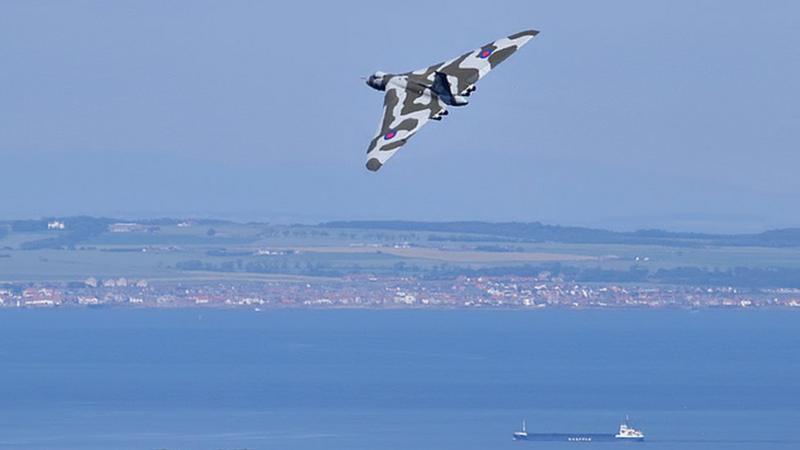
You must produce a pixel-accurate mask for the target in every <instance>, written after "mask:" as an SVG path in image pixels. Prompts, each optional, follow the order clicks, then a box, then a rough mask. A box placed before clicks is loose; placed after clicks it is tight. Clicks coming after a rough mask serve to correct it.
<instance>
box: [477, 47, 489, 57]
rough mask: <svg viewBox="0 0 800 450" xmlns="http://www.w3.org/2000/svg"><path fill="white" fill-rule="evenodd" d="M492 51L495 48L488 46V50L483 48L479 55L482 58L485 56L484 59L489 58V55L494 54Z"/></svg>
mask: <svg viewBox="0 0 800 450" xmlns="http://www.w3.org/2000/svg"><path fill="white" fill-rule="evenodd" d="M492 51H493V50H492V49H490V48H487V49H486V50H481V53H480V54H479V55H478V56H479V57H481V58H483V59H486V58H488V57H489V55H491V54H492Z"/></svg>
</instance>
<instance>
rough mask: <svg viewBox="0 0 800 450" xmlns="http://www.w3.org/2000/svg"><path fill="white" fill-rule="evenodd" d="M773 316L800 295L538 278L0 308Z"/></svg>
mask: <svg viewBox="0 0 800 450" xmlns="http://www.w3.org/2000/svg"><path fill="white" fill-rule="evenodd" d="M81 306H89V307H100V306H108V307H111V306H113V307H150V308H181V307H208V308H254V309H261V308H511V309H537V308H568V309H587V308H629V307H636V308H689V309H693V308H765V307H769V308H777V307H787V308H789V307H791V308H797V307H800V289H786V288H780V289H760V290H746V291H741V290H739V289H737V288H733V287H690V286H671V287H665V286H637V285H620V284H579V283H574V282H566V281H565V280H562V279H559V278H554V277H551V276H550V275H549V274H547V273H543V274H541V275H540V276H538V277H535V278H526V277H477V278H472V277H463V276H462V277H456V278H454V279H449V280H423V279H418V278H408V277H403V278H393V277H369V276H350V277H344V278H342V279H338V280H333V281H310V280H309V281H300V280H292V281H260V282H259V281H236V282H229V281H228V282H205V283H201V282H193V283H185V282H164V281H158V282H148V281H147V280H145V279H126V278H124V277H120V278H109V279H102V280H101V279H96V278H88V279H86V280H85V281H84V282H82V283H75V282H71V283H62V284H59V283H37V284H34V285H31V284H28V283H25V284H6V285H5V286H4V287H3V288H0V308H52V307H81Z"/></svg>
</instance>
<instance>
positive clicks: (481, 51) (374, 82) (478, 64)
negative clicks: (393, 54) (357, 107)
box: [367, 30, 539, 172]
mask: <svg viewBox="0 0 800 450" xmlns="http://www.w3.org/2000/svg"><path fill="white" fill-rule="evenodd" d="M537 34H539V32H538V31H535V30H529V31H523V32H521V33H517V34H512V35H511V36H508V37H505V38H502V39H498V40H496V41H494V42H490V43H488V44H486V45H484V46H483V47H481V48H478V49H475V50H473V51H471V52H469V53H465V54H463V55H461V56H459V57H458V58H454V59H451V60H450V61H446V62H443V63H440V64H435V65H433V66H430V67H428V68H426V69H420V70H416V71H414V72H409V73H402V74H388V73H383V72H376V73H375V74H373V75H370V76H369V78H367V85H369V86H370V87H371V88H374V89H377V90H379V91H386V96H385V97H384V99H383V119H381V123H380V124H379V125H378V131H377V133H376V136H375V137H374V138H373V139H372V142H370V144H369V148H368V149H367V169H369V170H371V171H373V172H374V171H376V170H378V169H380V168H381V166H383V165H384V164H385V163H386V161H387V160H388V159H389V158H391V157H392V155H394V153H395V152H396V151H397V150H398V149H399V148H400V147H402V146H403V145H405V143H406V142H407V141H408V139H409V138H410V137H411V136H413V135H414V134H415V133H416V132H417V131H418V130H419V129H420V128H422V126H423V125H425V123H427V122H428V120H442V117H444V116H446V115H447V106H464V105H466V104H467V103H469V102H468V100H467V97H469V95H470V94H472V93H473V92H474V91H475V89H476V88H475V83H477V82H478V80H480V79H481V78H483V76H484V75H486V74H487V73H489V71H491V70H492V69H494V68H495V67H497V65H498V64H500V63H501V62H503V61H505V60H506V59H507V58H508V57H509V56H511V54H513V53H514V52H515V51H517V50H518V49H519V48H520V47H522V46H523V45H525V44H526V43H527V42H528V41H529V40H531V38H533V37H534V36H536V35H537Z"/></svg>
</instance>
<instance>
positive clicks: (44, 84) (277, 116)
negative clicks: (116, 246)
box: [0, 0, 800, 231]
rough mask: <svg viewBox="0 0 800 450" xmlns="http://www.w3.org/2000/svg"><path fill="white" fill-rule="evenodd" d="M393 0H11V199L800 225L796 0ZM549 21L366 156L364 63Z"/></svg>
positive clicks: (680, 225) (5, 184)
mask: <svg viewBox="0 0 800 450" xmlns="http://www.w3.org/2000/svg"><path fill="white" fill-rule="evenodd" d="M328 3H330V4H328ZM339 3H342V4H341V5H340V4H339ZM385 5H387V4H386V3H385V2H383V3H382V2H375V1H370V2H325V3H324V4H323V2H304V1H291V2H261V1H252V2H244V1H234V2H220V1H209V2H203V1H191V2H189V1H186V2H161V1H150V2H146V1H128V2H123V1H120V2H106V1H95V2H90V1H50V2H46V1H14V0H6V1H3V2H2V3H0V60H1V61H2V70H0V165H1V166H2V167H1V168H0V217H22V216H40V215H50V214H77V213H89V214H113V215H127V216H138V215H149V216H152V215H181V214H182V215H197V216H201V215H202V216H209V215H218V216H226V217H239V218H249V219H268V220H308V221H311V220H318V219H339V218H367V219H369V218H404V219H431V220H444V219H485V220H525V221H528V220H542V221H546V222H551V223H564V224H581V225H593V226H609V227H615V228H620V229H625V228H633V227H642V226H646V227H664V228H671V229H687V228H688V229H692V228H694V229H705V230H720V231H738V230H751V229H761V228H767V227H777V226H790V225H800V207H798V204H800V200H799V199H800V176H798V172H799V169H800V152H798V147H799V145H798V141H799V140H798V137H800V81H798V80H800V73H799V72H800V27H798V26H797V20H798V19H797V18H798V17H800V4H798V3H797V2H790V1H783V2H781V1H770V2H732V1H686V2H676V1H663V2H642V1H626V2H596V1H591V2H588V1H587V2H572V1H570V2H567V1H552V2H543V1H538V2H534V1H520V2H494V3H492V2H478V1H475V2H470V1H457V2H448V1H437V2H414V1H411V2H405V3H404V6H403V7H402V8H394V7H387V6H385ZM528 28H536V29H539V30H541V34H540V35H539V37H537V38H536V39H535V40H533V41H532V42H531V43H530V44H528V46H526V47H525V48H524V49H523V50H522V51H521V52H519V53H518V54H516V55H515V56H514V57H513V58H512V59H510V60H509V61H507V62H506V63H505V64H504V65H503V66H501V67H500V68H499V69H498V70H497V71H495V72H493V73H492V74H490V75H489V76H488V77H487V78H485V79H484V80H483V81H482V82H481V85H480V86H479V90H478V92H477V93H476V94H475V95H474V96H473V98H472V103H471V104H470V105H469V106H468V107H466V108H463V109H458V110H455V111H452V113H451V115H450V116H449V117H448V118H447V119H445V120H444V121H443V122H442V123H433V124H430V125H428V126H426V128H424V129H423V130H422V131H421V132H420V133H419V134H418V135H417V137H415V138H414V139H413V140H412V141H411V142H410V144H409V145H408V146H407V147H406V148H404V149H403V150H402V151H401V152H400V153H398V154H397V155H396V156H395V157H394V158H393V159H392V161H391V162H390V163H389V164H387V166H386V167H384V168H383V169H382V170H381V171H380V172H378V173H370V172H368V171H367V170H366V169H365V168H364V155H365V152H366V148H367V144H368V142H369V140H370V138H371V137H372V134H373V132H374V131H375V128H376V126H377V123H378V120H379V116H380V113H381V101H382V97H381V94H380V93H378V92H375V91H373V90H371V89H369V88H368V87H366V86H365V85H364V84H363V82H362V80H360V79H359V77H360V76H363V75H367V74H369V73H372V72H374V71H375V70H378V69H381V70H385V71H389V72H391V71H406V70H412V69H416V68H420V67H424V66H427V65H429V64H432V63H435V62H438V61H441V60H443V59H446V58H449V57H452V56H455V55H458V54H459V53H461V52H463V51H466V50H469V49H472V48H474V47H476V46H478V45H481V44H483V43H485V42H488V41H490V40H493V39H495V38H497V37H501V36H504V35H507V34H510V33H513V32H516V31H520V30H524V29H528Z"/></svg>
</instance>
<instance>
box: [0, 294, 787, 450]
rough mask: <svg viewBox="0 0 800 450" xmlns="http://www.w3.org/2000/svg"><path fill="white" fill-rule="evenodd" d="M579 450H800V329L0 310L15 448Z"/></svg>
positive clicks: (697, 318)
mask: <svg viewBox="0 0 800 450" xmlns="http://www.w3.org/2000/svg"><path fill="white" fill-rule="evenodd" d="M626 414H629V415H630V416H631V418H632V419H633V420H634V423H635V424H636V425H637V426H638V427H640V428H642V429H643V430H644V431H645V432H646V434H647V438H648V442H645V443H643V444H636V443H625V444H621V443H608V444H601V443H595V444H567V443H564V444H560V443H535V442H512V441H511V432H512V431H514V430H515V429H517V428H518V427H519V423H520V421H521V420H522V419H523V418H526V419H527V421H528V428H529V431H541V432H601V433H602V432H614V431H615V429H616V427H617V426H618V424H619V421H620V419H622V418H623V417H624V416H625V415H626ZM575 447H580V448H601V449H607V450H611V449H616V448H621V447H624V448H633V447H637V448H638V447H641V448H646V449H648V450H658V449H704V450H712V449H725V450H735V449H757V450H768V449H781V450H789V449H800V312H792V311H700V312H689V311H670V310H661V311H639V310H628V311H530V312H527V311H343V310H339V311H337V310H331V311H307V310H306V311H300V310H298V311H262V312H255V311H233V310H227V311H226V310H117V309H105V310H103V309H96V310H91V309H81V310H77V309H73V310H0V448H2V449H17V448H19V449H22V448H24V449H161V448H166V449H214V450H217V449H223V450H225V449H243V448H249V449H287V450H291V449H296V450H311V449H353V450H359V449H364V450H367V449H369V450H380V449H396V450H408V449H437V450H448V449H453V450H471V449H476V450H477V449H484V450H489V449H516V450H525V449H530V450H533V449H545V448H546V449H553V450H558V449H562V448H563V449H566V448H570V449H571V448H575Z"/></svg>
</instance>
